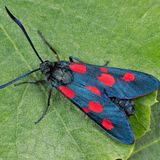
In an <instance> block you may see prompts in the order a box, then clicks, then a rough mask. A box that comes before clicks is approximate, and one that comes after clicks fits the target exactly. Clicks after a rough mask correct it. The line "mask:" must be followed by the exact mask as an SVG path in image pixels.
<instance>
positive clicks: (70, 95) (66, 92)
mask: <svg viewBox="0 0 160 160" xmlns="http://www.w3.org/2000/svg"><path fill="white" fill-rule="evenodd" d="M59 89H60V91H61V92H62V93H63V94H64V95H65V96H66V97H67V98H69V99H72V98H74V97H75V96H76V94H75V93H74V91H72V90H71V89H70V88H68V87H66V86H60V87H59Z"/></svg>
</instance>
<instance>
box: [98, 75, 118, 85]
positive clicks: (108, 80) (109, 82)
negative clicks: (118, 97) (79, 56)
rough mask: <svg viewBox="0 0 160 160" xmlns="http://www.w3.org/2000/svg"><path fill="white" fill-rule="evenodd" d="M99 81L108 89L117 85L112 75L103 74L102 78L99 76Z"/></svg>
mask: <svg viewBox="0 0 160 160" xmlns="http://www.w3.org/2000/svg"><path fill="white" fill-rule="evenodd" d="M98 80H99V81H101V82H102V83H103V84H105V85H107V86H108V87H112V86H113V85H114V84H115V83H116V80H115V79H114V77H113V76H112V75H110V74H105V73H102V74H101V75H100V76H98Z"/></svg>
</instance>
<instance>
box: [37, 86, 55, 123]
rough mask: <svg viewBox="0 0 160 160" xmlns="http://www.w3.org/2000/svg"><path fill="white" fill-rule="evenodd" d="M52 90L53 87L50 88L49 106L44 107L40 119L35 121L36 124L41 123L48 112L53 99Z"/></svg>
mask: <svg viewBox="0 0 160 160" xmlns="http://www.w3.org/2000/svg"><path fill="white" fill-rule="evenodd" d="M52 91H53V88H51V89H50V91H49V94H48V102H47V107H46V108H45V109H44V111H43V113H42V115H41V116H40V117H39V119H38V120H37V121H35V122H34V123H35V124H37V123H39V122H40V121H41V120H42V119H43V118H44V116H45V115H46V113H47V112H48V110H49V106H50V100H51V95H52Z"/></svg>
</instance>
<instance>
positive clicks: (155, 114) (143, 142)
mask: <svg viewBox="0 0 160 160" xmlns="http://www.w3.org/2000/svg"><path fill="white" fill-rule="evenodd" d="M159 116H160V103H157V104H155V105H154V106H153V107H152V114H151V129H150V132H148V133H147V134H146V135H145V136H144V137H143V138H142V139H140V140H138V141H137V143H136V145H135V149H134V152H133V155H132V156H131V158H130V159H129V160H135V159H136V160H143V159H144V160H154V159H159V157H160V153H159V148H160V131H159Z"/></svg>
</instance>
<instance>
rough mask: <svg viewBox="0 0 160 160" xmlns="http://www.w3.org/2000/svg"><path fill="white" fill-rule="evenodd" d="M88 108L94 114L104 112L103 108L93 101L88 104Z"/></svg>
mask: <svg viewBox="0 0 160 160" xmlns="http://www.w3.org/2000/svg"><path fill="white" fill-rule="evenodd" d="M88 107H89V109H90V110H91V111H93V112H96V113H101V112H103V106H102V105H101V104H100V103H98V102H94V101H91V102H89V103H88Z"/></svg>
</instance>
